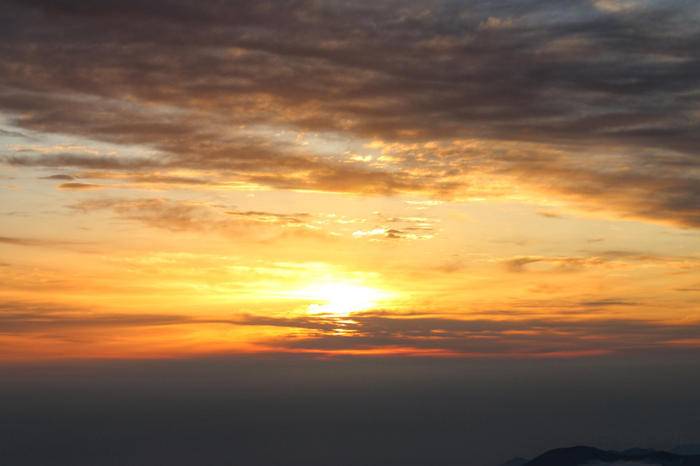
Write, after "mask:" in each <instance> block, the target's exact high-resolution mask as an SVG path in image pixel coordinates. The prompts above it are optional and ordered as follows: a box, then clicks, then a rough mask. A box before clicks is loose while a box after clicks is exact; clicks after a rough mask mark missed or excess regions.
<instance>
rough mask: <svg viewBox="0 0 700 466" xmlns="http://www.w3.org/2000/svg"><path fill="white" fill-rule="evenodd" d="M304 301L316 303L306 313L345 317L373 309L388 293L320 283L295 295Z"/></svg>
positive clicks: (373, 289) (352, 286)
mask: <svg viewBox="0 0 700 466" xmlns="http://www.w3.org/2000/svg"><path fill="white" fill-rule="evenodd" d="M295 295H296V296H298V297H300V298H304V299H309V300H313V301H318V302H316V303H313V304H311V305H309V307H308V312H310V313H313V314H333V315H339V316H345V315H348V314H350V313H352V312H358V311H364V310H367V309H371V308H372V307H375V306H376V305H377V303H378V302H379V301H380V300H382V299H385V298H387V297H388V293H387V292H385V291H380V290H377V289H375V288H369V287H366V286H362V285H356V284H352V283H336V282H332V283H322V284H317V285H312V286H310V287H308V288H305V289H303V290H299V291H298V292H297V293H295Z"/></svg>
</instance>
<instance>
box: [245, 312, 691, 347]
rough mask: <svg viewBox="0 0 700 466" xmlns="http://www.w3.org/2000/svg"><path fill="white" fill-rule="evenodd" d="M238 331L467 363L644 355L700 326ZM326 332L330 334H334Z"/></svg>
mask: <svg viewBox="0 0 700 466" xmlns="http://www.w3.org/2000/svg"><path fill="white" fill-rule="evenodd" d="M239 323H241V324H249V325H272V326H283V327H290V328H302V329H307V330H309V329H311V330H313V331H312V332H311V333H305V334H304V333H301V334H296V335H292V336H285V337H284V338H278V339H273V340H271V341H266V342H264V344H265V345H268V346H270V347H272V348H278V349H295V350H315V351H329V352H333V351H359V352H361V351H369V350H379V349H383V350H387V351H390V350H392V349H398V348H404V349H411V350H415V351H417V352H421V351H426V352H437V353H442V354H453V355H464V356H467V355H469V356H497V355H508V356H513V355H521V356H532V357H537V356H567V355H568V356H577V355H578V356H581V355H596V354H598V355H601V354H609V353H626V352H643V351H653V350H659V349H664V348H669V347H673V346H674V345H676V344H677V342H679V341H686V343H687V341H697V338H698V334H699V333H698V332H699V331H700V323H697V322H695V323H692V322H690V323H683V324H676V323H670V322H661V321H651V320H648V321H647V320H633V319H591V318H586V319H570V320H563V319H552V320H550V319H503V320H494V319H472V320H466V319H450V318H441V317H433V316H423V317H421V316H412V317H406V316H401V315H400V314H387V313H380V314H377V313H371V312H369V313H360V314H353V315H352V316H350V317H349V318H347V319H342V320H336V321H335V322H334V319H332V318H331V319H317V320H314V319H306V318H303V319H301V320H300V321H299V323H297V322H296V321H295V320H294V319H265V320H260V319H257V318H254V317H251V318H250V320H248V321H241V322H239ZM329 326H331V327H333V328H332V330H329Z"/></svg>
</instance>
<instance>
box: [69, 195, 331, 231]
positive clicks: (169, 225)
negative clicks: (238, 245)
mask: <svg viewBox="0 0 700 466" xmlns="http://www.w3.org/2000/svg"><path fill="white" fill-rule="evenodd" d="M71 208H73V209H74V210H76V211H78V212H82V213H91V212H96V211H102V210H106V211H111V212H113V213H114V214H115V215H116V216H117V217H119V218H122V219H125V220H129V221H135V222H139V223H142V224H144V225H147V226H149V227H152V228H158V229H163V230H168V231H173V232H192V231H198V232H210V233H218V234H221V235H224V236H227V237H235V238H237V239H241V238H243V237H246V238H248V239H251V240H255V241H262V242H265V241H270V240H274V239H276V238H279V237H282V236H285V235H294V236H297V237H303V236H308V237H312V238H314V239H316V240H321V239H324V238H325V239H329V238H330V236H328V235H326V234H325V233H324V232H323V231H322V229H321V226H322V223H321V222H318V221H317V219H315V218H314V217H312V216H311V215H310V214H308V213H298V214H281V213H276V212H263V211H234V210H225V209H222V208H219V207H216V206H212V205H208V204H206V203H198V202H188V201H176V200H171V199H164V198H141V199H122V198H102V199H87V200H84V201H81V202H78V203H76V204H73V205H72V206H71Z"/></svg>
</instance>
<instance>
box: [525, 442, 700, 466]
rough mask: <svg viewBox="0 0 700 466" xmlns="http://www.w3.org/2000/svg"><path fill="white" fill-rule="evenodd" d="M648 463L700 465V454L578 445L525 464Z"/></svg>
mask: <svg viewBox="0 0 700 466" xmlns="http://www.w3.org/2000/svg"><path fill="white" fill-rule="evenodd" d="M629 462H637V463H648V464H649V465H650V466H652V465H658V466H700V455H678V454H674V453H669V452H665V451H658V450H649V449H642V448H633V449H630V450H625V451H622V452H617V451H609V450H600V449H598V448H593V447H586V446H576V447H570V448H557V449H555V450H550V451H548V452H546V453H544V454H542V455H540V456H538V457H537V458H535V459H533V460H531V461H529V462H527V463H525V464H524V466H579V465H580V466H583V465H594V464H598V463H629Z"/></svg>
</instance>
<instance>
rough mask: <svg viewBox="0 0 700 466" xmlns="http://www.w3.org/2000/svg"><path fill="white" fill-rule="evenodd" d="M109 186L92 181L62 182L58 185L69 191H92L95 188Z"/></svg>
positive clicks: (59, 187)
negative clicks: (92, 182)
mask: <svg viewBox="0 0 700 466" xmlns="http://www.w3.org/2000/svg"><path fill="white" fill-rule="evenodd" d="M107 187H108V186H105V185H100V184H91V183H61V184H59V185H58V189H64V190H68V191H90V190H94V189H103V188H107Z"/></svg>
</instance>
